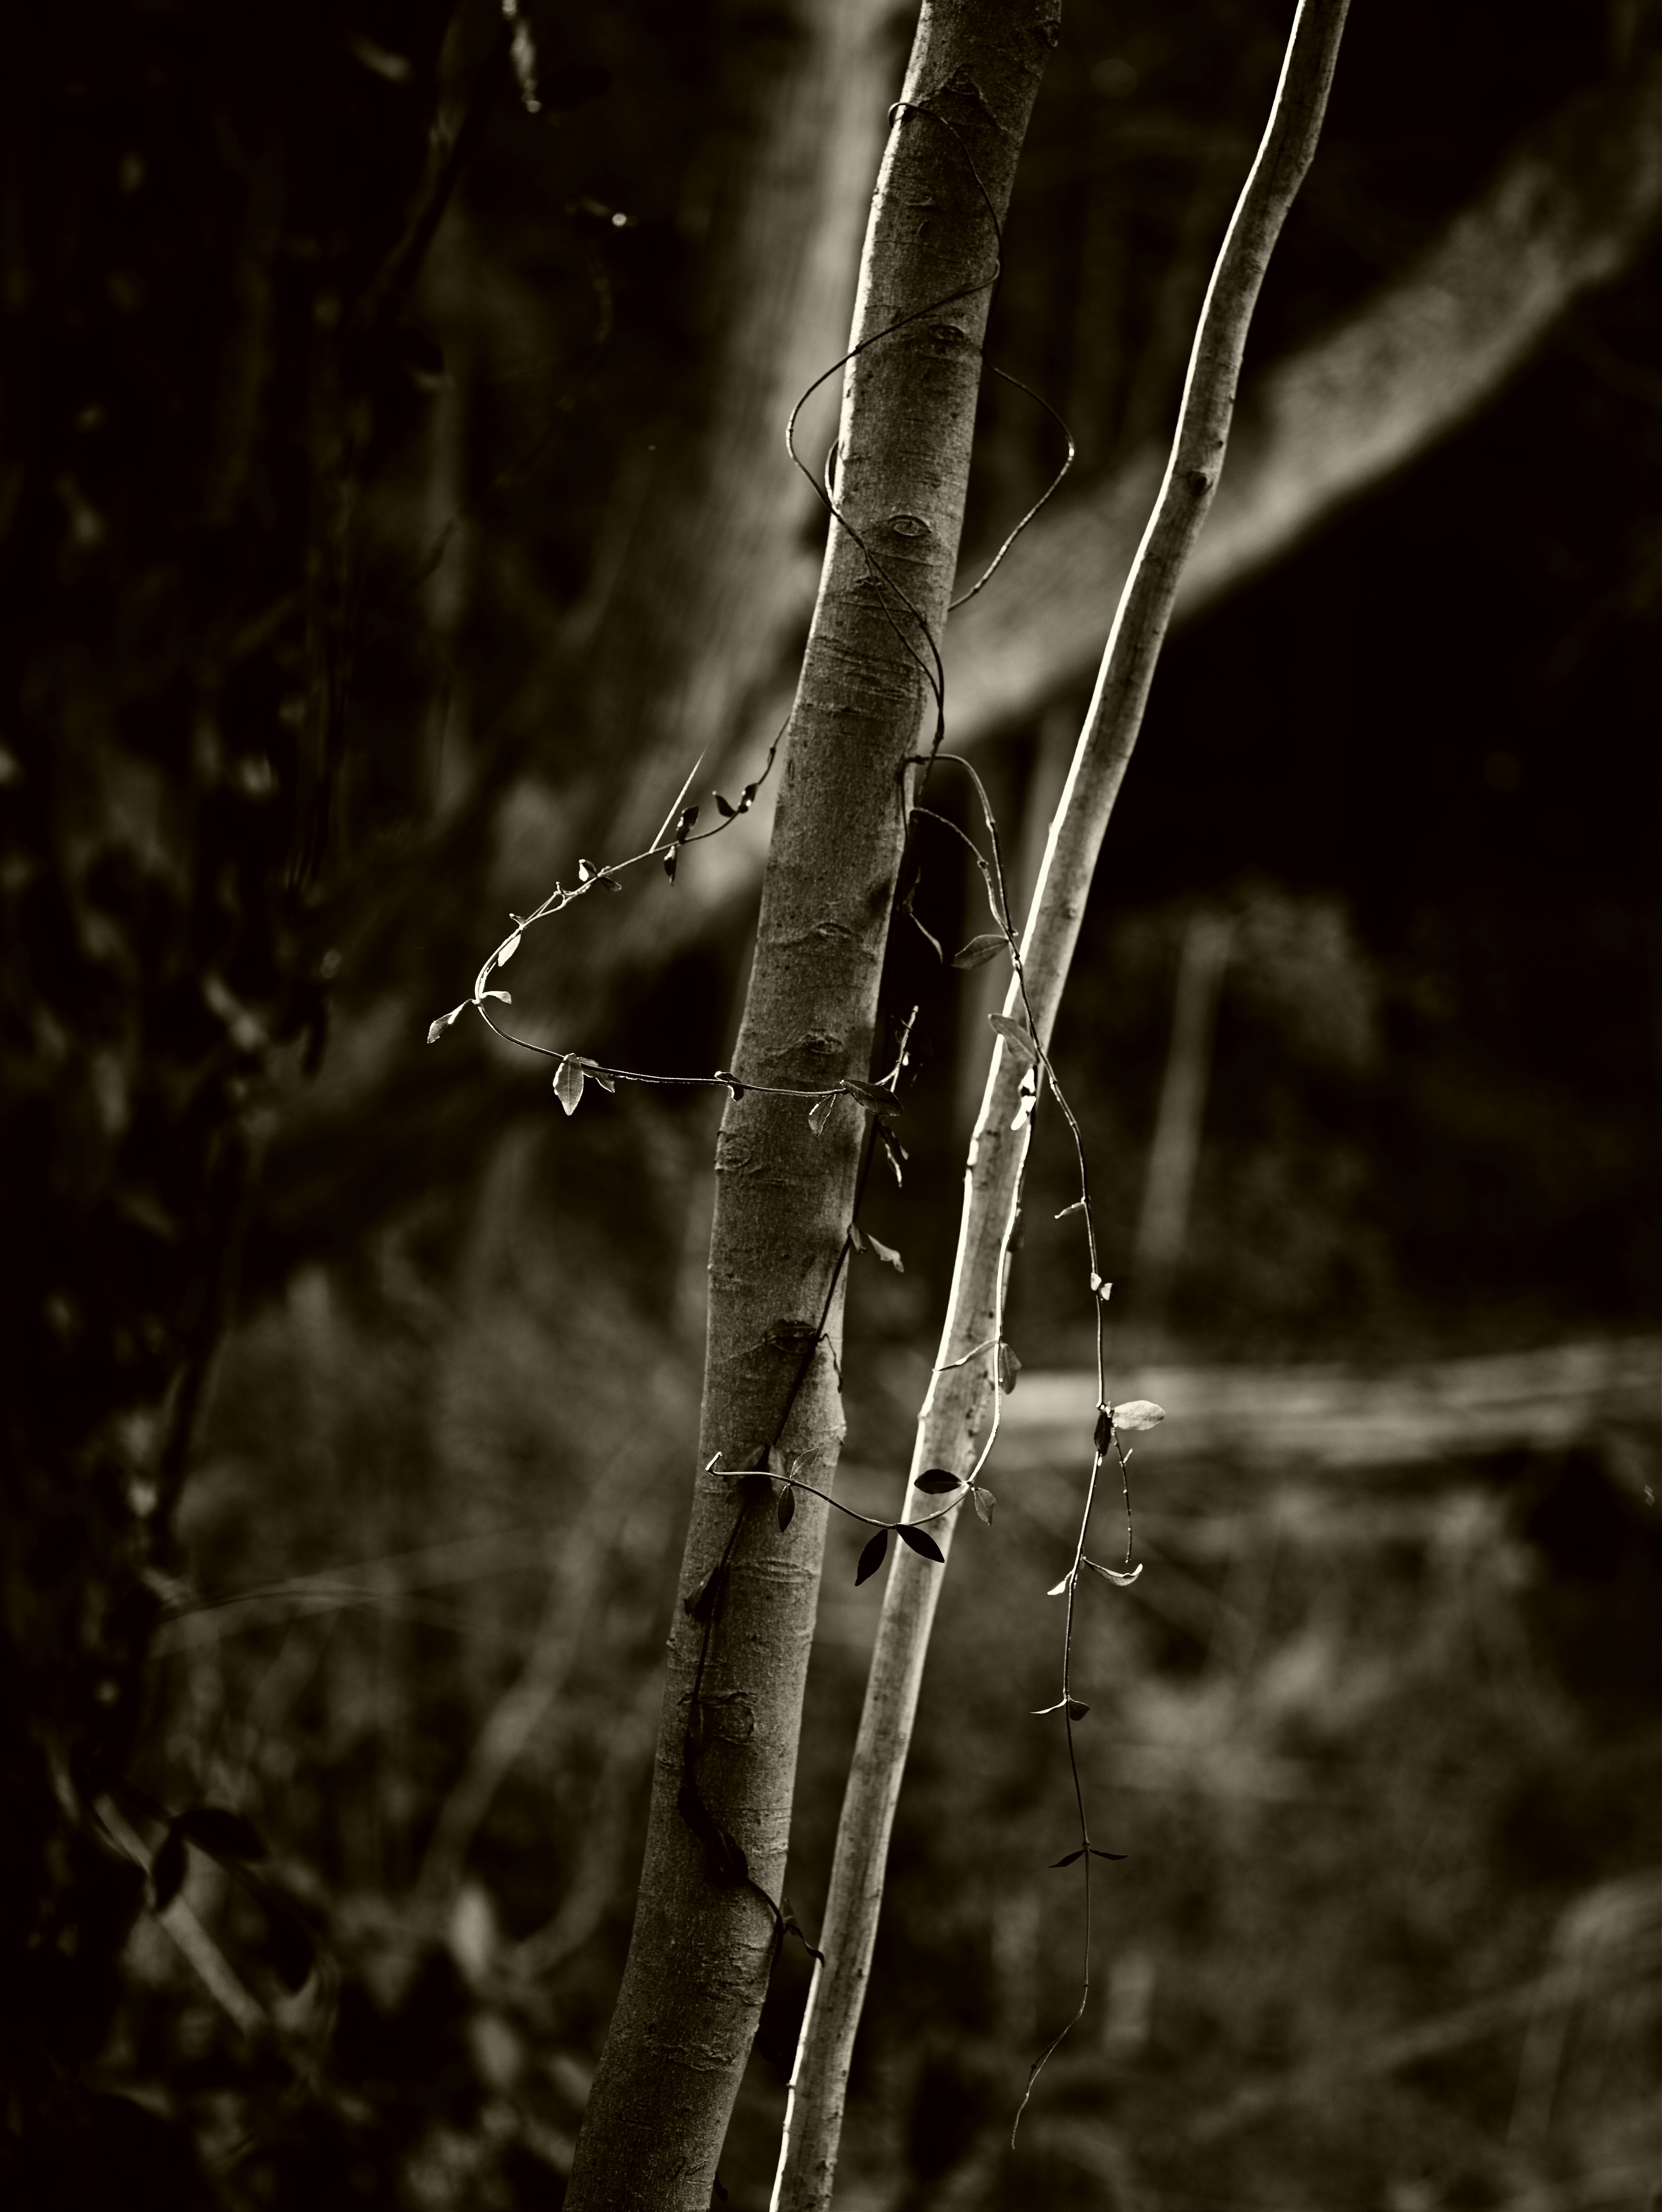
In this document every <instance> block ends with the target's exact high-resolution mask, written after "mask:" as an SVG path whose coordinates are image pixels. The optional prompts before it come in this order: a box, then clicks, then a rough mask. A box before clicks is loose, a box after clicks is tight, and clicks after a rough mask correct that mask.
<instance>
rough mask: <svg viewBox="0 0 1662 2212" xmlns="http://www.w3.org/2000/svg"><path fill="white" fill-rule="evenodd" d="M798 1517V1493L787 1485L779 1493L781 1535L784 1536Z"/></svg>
mask: <svg viewBox="0 0 1662 2212" xmlns="http://www.w3.org/2000/svg"><path fill="white" fill-rule="evenodd" d="M795 1517H796V1492H794V1490H793V1489H792V1488H791V1486H790V1485H789V1483H787V1484H786V1485H785V1486H784V1488H783V1489H782V1491H781V1492H780V1493H779V1516H778V1518H779V1534H781V1535H783V1534H784V1533H785V1531H786V1529H787V1528H789V1526H790V1524H791V1522H793V1521H794V1519H795Z"/></svg>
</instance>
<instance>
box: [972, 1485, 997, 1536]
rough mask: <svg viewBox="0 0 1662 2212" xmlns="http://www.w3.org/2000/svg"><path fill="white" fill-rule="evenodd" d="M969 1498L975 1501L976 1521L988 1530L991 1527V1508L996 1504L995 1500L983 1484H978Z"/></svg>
mask: <svg viewBox="0 0 1662 2212" xmlns="http://www.w3.org/2000/svg"><path fill="white" fill-rule="evenodd" d="M970 1496H971V1498H973V1499H974V1501H975V1510H976V1518H977V1520H978V1521H981V1522H984V1523H985V1524H986V1526H987V1527H988V1528H991V1527H992V1525H993V1508H994V1506H995V1505H996V1504H997V1503H998V1500H997V1498H995V1497H994V1496H993V1493H992V1492H991V1491H990V1490H989V1489H988V1488H987V1487H986V1486H985V1485H984V1484H983V1483H979V1482H978V1483H977V1485H976V1486H975V1488H974V1489H973V1490H972V1491H971V1492H970Z"/></svg>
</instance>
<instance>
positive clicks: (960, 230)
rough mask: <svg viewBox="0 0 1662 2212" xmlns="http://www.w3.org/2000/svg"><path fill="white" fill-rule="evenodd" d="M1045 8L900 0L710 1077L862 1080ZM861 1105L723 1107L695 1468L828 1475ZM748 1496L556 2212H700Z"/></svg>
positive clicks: (774, 1783)
mask: <svg viewBox="0 0 1662 2212" xmlns="http://www.w3.org/2000/svg"><path fill="white" fill-rule="evenodd" d="M1056 15H1057V9H1056V6H1055V5H1054V4H1052V0H971V4H968V5H964V6H959V7H955V8H951V9H947V8H940V9H937V8H934V7H933V6H926V7H925V9H924V10H923V14H922V21H921V22H920V25H919V27H918V33H917V38H916V44H915V46H914V48H913V52H912V58H911V63H910V68H909V70H908V72H907V77H906V83H905V88H904V99H903V104H902V106H900V107H899V108H898V109H897V110H896V112H895V115H894V118H893V120H892V125H891V130H890V137H889V143H888V149H887V151H886V155H885V158H884V162H883V167H882V171H881V174H880V179H879V184H878V192H877V197H876V200H875V203H874V209H873V216H872V222H871V228H870V230H869V232H868V239H867V246H866V252H865V257H864V261H863V264H862V267H861V284H860V292H859V299H858V302H857V305H856V309H855V336H854V340H853V343H854V344H855V346H857V347H858V348H860V351H859V352H858V354H857V356H856V357H855V359H854V360H853V361H852V362H851V363H850V366H849V374H848V375H847V377H846V379H845V380H844V386H843V415H842V423H841V434H840V440H839V445H840V459H839V462H838V465H837V476H836V495H837V503H838V507H839V511H840V513H841V514H842V515H843V517H844V518H845V520H846V523H847V527H846V528H843V527H833V529H832V532H831V540H830V544H829V546H828V549H827V552H826V557H825V568H824V571H823V574H822V576H821V580H820V587H819V600H818V604H817V605H816V608H815V612H814V618H813V628H812V630H811V632H810V635H809V640H808V645H807V653H806V656H805V659H804V663H803V669H802V675H801V682H800V684H799V686H798V690H797V696H796V705H795V708H794V713H793V715H792V719H791V725H790V729H789V732H788V738H787V744H786V751H785V756H784V761H783V781H782V792H781V795H780V799H779V806H778V813H777V817H776V824H775V829H774V834H773V838H772V842H771V846H770V852H769V856H768V864H767V872H766V876H765V878H764V888H763V898H762V915H761V921H760V924H759V927H758V936H757V945H756V953H755V961H754V965H753V968H752V977H751V983H750V988H749V993H748V997H747V1000H746V1010H745V1017H744V1023H743V1026H742V1029H741V1031H740V1040H739V1044H738V1048H737V1052H736V1054H735V1058H734V1074H735V1077H736V1078H737V1079H739V1080H740V1082H741V1083H742V1082H749V1083H765V1084H771V1085H797V1086H801V1087H802V1088H805V1089H813V1088H823V1087H825V1086H827V1085H836V1084H837V1082H839V1081H840V1080H842V1079H849V1078H852V1079H855V1080H856V1081H861V1082H863V1081H865V1080H867V1079H868V1076H869V1074H870V1073H871V1071H872V1060H873V1054H874V1043H875V1038H874V1030H875V1023H876V1018H877V1005H878V984H879V980H880V973H881V969H882V965H883V952H884V947H885V944H886V938H887V933H888V925H889V915H890V910H891V907H892V902H893V897H894V890H895V882H896V875H897V872H898V866H899V862H900V856H901V850H902V846H903V843H904V830H905V790H904V785H905V780H906V775H907V769H906V763H907V762H908V759H909V757H910V756H911V755H912V754H914V753H915V751H916V749H917V746H918V744H919V742H920V731H922V733H923V736H924V737H925V738H927V734H928V720H927V718H926V711H925V710H926V708H927V704H928V686H927V684H926V681H925V675H924V671H925V669H926V668H927V667H928V666H929V665H932V664H931V647H930V642H929V641H930V640H931V639H938V637H939V636H940V634H941V628H942V626H943V624H944V622H945V619H946V611H947V596H948V593H949V592H950V589H951V585H952V578H953V568H954V565H955V562H956V559H957V553H958V543H959V531H960V526H961V524H962V519H963V510H964V497H965V485H966V482H967V478H968V473H969V457H970V441H971V431H972V428H973V424H974V417H975V406H976V395H977V386H978V383H979V378H980V356H981V339H982V334H983V328H984V325H985V319H986V313H987V306H988V292H989V281H990V279H991V276H992V274H993V271H994V269H995V262H996V240H995V234H994V228H993V222H992V219H991V215H990V214H989V202H990V204H991V210H993V211H995V212H996V213H997V214H998V215H999V216H1001V214H1002V210H1003V209H1004V207H1005V206H1006V204H1008V197H1009V191H1010V186H1011V183H1012V180H1013V178H1014V169H1015V161H1016V155H1017V152H1018V150H1019V149H1020V143H1021V139H1022V136H1023V134H1024V132H1025V130H1026V123H1027V118H1028V114H1029V112H1030V111H1031V108H1032V101H1033V99H1034V96H1035V94H1036V93H1037V91H1038V82H1039V77H1040V75H1041V72H1042V70H1043V67H1044V61H1045V58H1046V57H1047V55H1048V53H1049V52H1050V46H1052V44H1053V43H1054V40H1055V38H1056ZM977 179H978V181H977ZM983 191H984V194H985V197H983ZM885 333H888V335H884V334H885ZM815 458H816V459H818V456H816V457H815ZM867 548H868V549H869V552H868V551H867V550H865V549H867ZM865 1121H866V1114H865V1109H862V1108H861V1106H859V1105H858V1104H857V1103H855V1101H854V1100H852V1099H847V1100H842V1101H839V1102H838V1103H837V1105H836V1107H835V1108H834V1109H833V1110H832V1112H831V1116H830V1118H829V1121H825V1124H824V1127H823V1130H822V1132H821V1133H816V1132H815V1130H814V1129H813V1127H810V1124H809V1120H808V1115H807V1110H806V1109H805V1107H804V1105H803V1104H802V1103H801V1101H800V1100H781V1099H773V1098H759V1097H757V1096H755V1095H754V1093H752V1092H750V1091H746V1093H745V1095H743V1096H742V1097H735V1098H734V1100H733V1101H732V1103H730V1104H729V1106H728V1110H727V1114H726V1115H725V1118H724V1120H723V1123H722V1128H721V1139H720V1143H719V1146H718V1151H717V1157H716V1169H717V1198H716V1210H715V1227H714V1231H713V1235H712V1240H711V1248H710V1309H709V1345H708V1353H707V1362H706V1369H705V1393H704V1408H703V1433H702V1437H701V1440H700V1455H701V1460H702V1461H703V1462H709V1461H710V1460H712V1459H713V1457H714V1455H715V1454H717V1453H719V1454H720V1455H721V1463H722V1466H723V1467H724V1468H754V1467H755V1466H756V1464H757V1462H758V1455H760V1454H761V1453H763V1451H764V1450H765V1449H770V1448H772V1449H775V1450H776V1451H791V1452H794V1453H796V1454H799V1455H801V1458H802V1460H803V1462H805V1463H806V1465H807V1468H809V1469H811V1470H812V1479H813V1480H814V1481H816V1482H817V1483H819V1485H820V1486H829V1484H830V1482H831V1478H832V1475H833V1472H834V1469H835V1466H836V1461H837V1448H838V1443H839V1441H840V1437H841V1431H842V1416H841V1401H840V1393H839V1389H838V1383H837V1352H838V1347H839V1343H840V1337H841V1296H842V1286H843V1261H844V1259H845V1256H846V1253H847V1249H848V1229H849V1221H850V1218H851V1216H852V1211H853V1206H854V1203H855V1185H856V1181H857V1178H858V1175H859V1170H860V1160H861V1145H862V1140H863V1136H864V1128H865ZM757 1487H758V1486H742V1487H741V1486H738V1485H736V1484H735V1483H734V1481H732V1480H729V1479H728V1477H727V1476H726V1475H725V1474H721V1472H715V1473H708V1472H707V1473H703V1474H700V1476H699V1478H698V1480H697V1488H696V1492H695V1497H694V1503H693V1510H692V1521H691V1528H690V1531H689V1534H688V1539H687V1547H686V1556H685V1566H684V1570H683V1574H682V1578H681V1589H682V1593H683V1598H684V1605H683V1607H682V1608H681V1609H679V1611H678V1613H677V1615H676V1619H675V1623H674V1628H673V1633H672V1636H671V1640H670V1656H669V1672H668V1680H667V1686H666V1689H665V1695H664V1705H663V1718H662V1724H661V1732H660V1737H659V1745H658V1753H657V1765H656V1772H655V1776H654V1794H653V1805H652V1813H651V1819H650V1825H649V1830H648V1842H647V1852H646V1863H645V1867H644V1870H643V1873H642V1886H641V1893H640V1898H639V1901H638V1904H637V1907H636V1923H635V1932H634V1938H633V1942H632V1943H631V1946H630V1957H629V1964H628V1967H627V1970H626V1972H625V1975H624V1986H623V1990H622V1993H621V1995H620V1996H619V1999H618V2008H617V2012H616V2015H614V2018H613V2021H612V2032H611V2035H610V2037H609V2039H608V2042H607V2045H606V2052H605V2056H604V2057H603V2059H602V2062H601V2066H600V2073H599V2075H598V2077H597V2079H596V2081H595V2085H594V2092H593V2094H592V2096H591V2098H590V2100H589V2104H588V2108H587V2114H586V2116H585V2120H584V2127H583V2132H582V2136H581V2139H580V2142H579V2145H578V2152H577V2159H576V2163H575V2167H574V2170H573V2173H572V2179H571V2187H570V2192H569V2197H568V2199H567V2202H568V2203H569V2205H570V2206H572V2207H573V2208H574V2212H580V2209H581V2208H601V2207H604V2208H606V2212H618V2208H621V2207H624V2206H642V2207H645V2206H651V2207H653V2208H654V2212H667V2208H671V2207H673V2208H683V2209H684V2212H695V2208H696V2212H704V2208H705V2207H706V2206H707V2205H708V2204H709V2201H710V2191H711V2187H712V2184H713V2181H714V2178H715V2167H716V2161H717V2159H718V2157H719V2154H720V2151H721V2141H722V2137H723V2135H724V2132H725V2130H726V2126H727V2122H728V2113H729V2111H730V2109H731V2106H732V2102H733V2099H734V2094H735V2093H736V2092H737V2088H738V2085H739V2080H740V2075H741V2074H742V2072H743V2069H744V2065H745V2062H746V2057H748V2054H749V2050H750V2045H751V2041H752V2037H753V2035H754V2033H755V2028H756V2023H757V2020H758V2016H759V2015H760V2011H761V2005H762V1999H763V1996H764V1991H765V1989H766V1984H767V1978H768V1971H769V1966H770V1960H771V1958H772V1955H773V1951H774V1948H775V1941H776V1918H775V1914H774V1911H773V1910H772V1907H771V1905H770V1903H769V1902H768V1900H769V1899H773V1900H777V1899H779V1897H780V1892H781V1886H782V1880H783V1875H784V1857H785V1844H786V1838H787V1832H788V1825H789V1816H790V1802H791V1791H792V1786H793V1783H794V1772H795V1763H796V1738H797V1730H798V1726H799V1723H800V1720H801V1699H802V1686H803V1680H804V1676H805V1674H806V1670H807V1655H808V1647H809V1644H810V1641H811V1639H812V1636H813V1619H814V1610H815V1604H816V1600H817V1595H818V1589H819V1560H820V1553H821V1549H822V1547H823V1541H824V1532H825V1508H824V1507H823V1505H821V1504H819V1502H818V1501H817V1500H815V1499H813V1498H804V1500H803V1502H802V1505H801V1510H799V1511H798V1512H797V1515H796V1517H795V1520H794V1523H793V1524H792V1525H791V1526H790V1527H789V1528H788V1530H787V1531H784V1532H782V1531H781V1530H780V1528H779V1527H778V1525H777V1523H776V1518H775V1516H774V1512H773V1510H772V1504H771V1499H770V1497H769V1496H768V1495H767V1487H768V1486H767V1485H766V1483H765V1482H763V1483H762V1484H761V1485H760V1486H759V1489H760V1492H761V1493H762V1494H761V1495H759V1496H758V1495H755V1494H754V1492H755V1491H756V1489H757Z"/></svg>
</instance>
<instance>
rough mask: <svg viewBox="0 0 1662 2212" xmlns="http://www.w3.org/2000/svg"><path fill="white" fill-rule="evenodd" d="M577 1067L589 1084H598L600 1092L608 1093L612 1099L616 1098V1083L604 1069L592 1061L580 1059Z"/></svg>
mask: <svg viewBox="0 0 1662 2212" xmlns="http://www.w3.org/2000/svg"><path fill="white" fill-rule="evenodd" d="M577 1065H578V1066H579V1067H581V1069H582V1072H583V1073H584V1074H585V1075H586V1076H587V1078H588V1079H589V1081H590V1082H591V1083H598V1084H599V1085H600V1088H601V1090H602V1091H607V1092H609V1093H610V1095H611V1096H612V1097H614V1098H615V1097H617V1095H618V1085H617V1083H616V1081H615V1080H614V1079H613V1078H612V1076H610V1075H609V1074H608V1073H606V1069H605V1068H603V1067H601V1066H599V1065H598V1064H597V1063H596V1062H595V1061H594V1060H582V1059H580V1060H578V1062H577Z"/></svg>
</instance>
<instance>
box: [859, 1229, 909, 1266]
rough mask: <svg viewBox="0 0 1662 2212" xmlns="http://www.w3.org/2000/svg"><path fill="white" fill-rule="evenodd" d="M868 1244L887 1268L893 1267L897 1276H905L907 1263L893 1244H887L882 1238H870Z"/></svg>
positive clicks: (867, 1240)
mask: <svg viewBox="0 0 1662 2212" xmlns="http://www.w3.org/2000/svg"><path fill="white" fill-rule="evenodd" d="M866 1243H868V1246H869V1247H870V1249H871V1250H872V1251H873V1252H874V1254H875V1255H876V1256H877V1258H878V1259H880V1261H882V1262H883V1265H884V1266H885V1267H892V1268H893V1269H894V1272H895V1273H896V1274H897V1275H904V1273H905V1272H906V1263H905V1261H904V1260H903V1259H902V1258H901V1256H900V1255H899V1253H898V1252H897V1251H896V1250H895V1249H894V1247H893V1245H892V1244H886V1243H884V1242H883V1240H882V1238H881V1237H867V1239H866Z"/></svg>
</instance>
